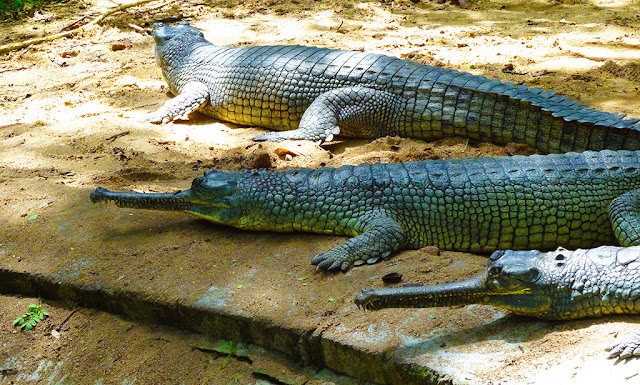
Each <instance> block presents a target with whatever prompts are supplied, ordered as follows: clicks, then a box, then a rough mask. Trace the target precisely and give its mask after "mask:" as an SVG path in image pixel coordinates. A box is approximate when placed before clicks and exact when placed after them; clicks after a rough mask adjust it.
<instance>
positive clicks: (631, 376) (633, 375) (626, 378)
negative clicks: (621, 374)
mask: <svg viewBox="0 0 640 385" xmlns="http://www.w3.org/2000/svg"><path fill="white" fill-rule="evenodd" d="M637 375H638V373H636V374H632V375H630V376H629V377H625V378H624V379H625V380H628V379H631V378H633V377H635V376H637Z"/></svg>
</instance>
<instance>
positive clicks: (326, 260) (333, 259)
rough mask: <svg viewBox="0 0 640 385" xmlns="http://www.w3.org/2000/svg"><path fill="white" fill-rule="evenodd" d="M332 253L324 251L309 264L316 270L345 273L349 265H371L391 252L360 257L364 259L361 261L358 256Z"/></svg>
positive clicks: (332, 251) (331, 251)
mask: <svg viewBox="0 0 640 385" xmlns="http://www.w3.org/2000/svg"><path fill="white" fill-rule="evenodd" d="M334 251H335V250H329V251H324V252H322V253H320V254H318V255H316V256H315V257H314V258H313V260H311V264H312V265H316V266H317V268H318V270H326V271H337V270H338V269H340V270H341V271H347V270H349V268H350V267H351V265H353V266H361V265H364V264H365V263H366V264H369V265H373V264H374V263H377V262H378V261H380V260H381V259H385V258H387V257H389V255H391V252H385V253H383V254H382V255H380V256H376V257H370V258H367V257H362V258H365V259H361V258H360V257H358V256H349V255H340V254H339V253H336V252H334Z"/></svg>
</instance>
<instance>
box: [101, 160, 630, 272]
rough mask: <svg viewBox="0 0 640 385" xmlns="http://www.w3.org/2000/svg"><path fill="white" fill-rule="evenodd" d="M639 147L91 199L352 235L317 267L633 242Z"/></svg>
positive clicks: (323, 171) (237, 177)
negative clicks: (401, 256) (409, 255)
mask: <svg viewBox="0 0 640 385" xmlns="http://www.w3.org/2000/svg"><path fill="white" fill-rule="evenodd" d="M639 188H640V151H625V150H621V151H609V150H605V151H601V152H590V151H588V152H584V153H581V154H577V153H567V154H552V155H533V156H528V157H525V156H513V157H496V158H477V159H458V160H427V161H422V162H407V163H398V164H373V165H370V164H361V165H358V166H342V167H339V168H335V169H334V168H320V169H317V170H310V169H298V170H291V171H280V172H275V171H271V172H270V171H265V170H261V171H255V172H252V171H246V172H217V171H214V170H209V171H207V172H205V175H204V176H203V177H198V178H196V179H195V180H194V181H193V183H192V186H191V188H190V189H188V190H185V191H180V192H177V193H147V194H145V193H127V192H112V191H108V190H106V189H104V188H97V189H95V190H94V191H93V192H92V193H91V200H92V201H93V202H97V201H114V202H115V203H116V204H117V205H118V206H122V207H132V208H146V209H156V210H177V211H184V212H187V213H191V214H194V215H196V216H198V217H201V218H204V219H208V220H210V221H213V222H216V223H221V224H226V225H230V226H234V227H238V228H242V229H248V230H269V231H307V232H316V233H324V234H336V235H348V236H352V237H354V238H351V239H349V240H348V241H346V242H345V243H344V244H341V245H339V246H337V247H335V248H333V249H331V250H329V251H326V252H322V253H320V254H319V255H317V256H316V257H315V258H314V259H313V261H312V263H314V264H316V265H317V266H318V267H319V268H321V269H327V270H336V269H342V270H346V269H347V268H349V266H350V265H352V264H356V265H359V264H363V263H365V262H367V263H374V262H376V261H378V260H379V259H380V258H386V257H388V256H390V255H391V253H393V252H396V251H398V250H400V249H413V248H419V247H423V246H426V245H435V246H438V247H440V248H441V249H447V250H460V251H469V252H484V253H490V252H493V251H495V250H498V249H521V250H523V249H547V250H549V249H553V248H555V247H557V246H564V247H593V246H599V245H602V244H611V242H614V241H615V239H617V240H618V241H619V242H620V243H621V244H622V245H624V246H629V245H637V244H640V233H639V230H640V216H639V214H638V211H639V210H640V190H638V189H639Z"/></svg>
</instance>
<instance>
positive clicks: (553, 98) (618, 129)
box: [478, 82, 640, 152]
mask: <svg viewBox="0 0 640 385" xmlns="http://www.w3.org/2000/svg"><path fill="white" fill-rule="evenodd" d="M490 83H491V82H489V84H490ZM482 88H483V87H482V85H481V86H480V87H479V88H478V91H483V89H482ZM490 91H491V92H493V93H496V94H501V95H504V96H507V97H509V98H510V99H515V100H519V101H522V102H526V103H530V104H531V105H532V106H535V107H538V108H539V109H540V110H541V111H543V112H547V113H549V114H550V115H551V116H552V117H554V118H560V119H562V121H563V123H564V124H563V127H562V136H563V140H562V143H561V144H560V148H558V149H557V150H558V151H559V152H567V151H585V150H604V149H611V150H620V149H628V150H637V149H640V124H639V122H640V119H626V118H625V116H626V115H623V114H616V113H611V112H604V111H600V110H597V109H594V108H591V107H588V106H585V105H582V104H578V101H577V100H574V99H568V97H567V96H566V95H558V94H557V93H556V92H555V91H546V92H545V91H543V90H542V88H529V87H527V86H526V85H518V86H516V85H515V84H513V83H509V82H508V83H493V86H492V87H491V89H490ZM550 150H554V149H553V148H552V149H550ZM551 152H555V151H551Z"/></svg>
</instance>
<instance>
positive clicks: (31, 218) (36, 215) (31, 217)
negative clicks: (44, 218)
mask: <svg viewBox="0 0 640 385" xmlns="http://www.w3.org/2000/svg"><path fill="white" fill-rule="evenodd" d="M36 218H38V214H33V215H31V216H29V218H27V220H28V221H32V220H34V219H36Z"/></svg>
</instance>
